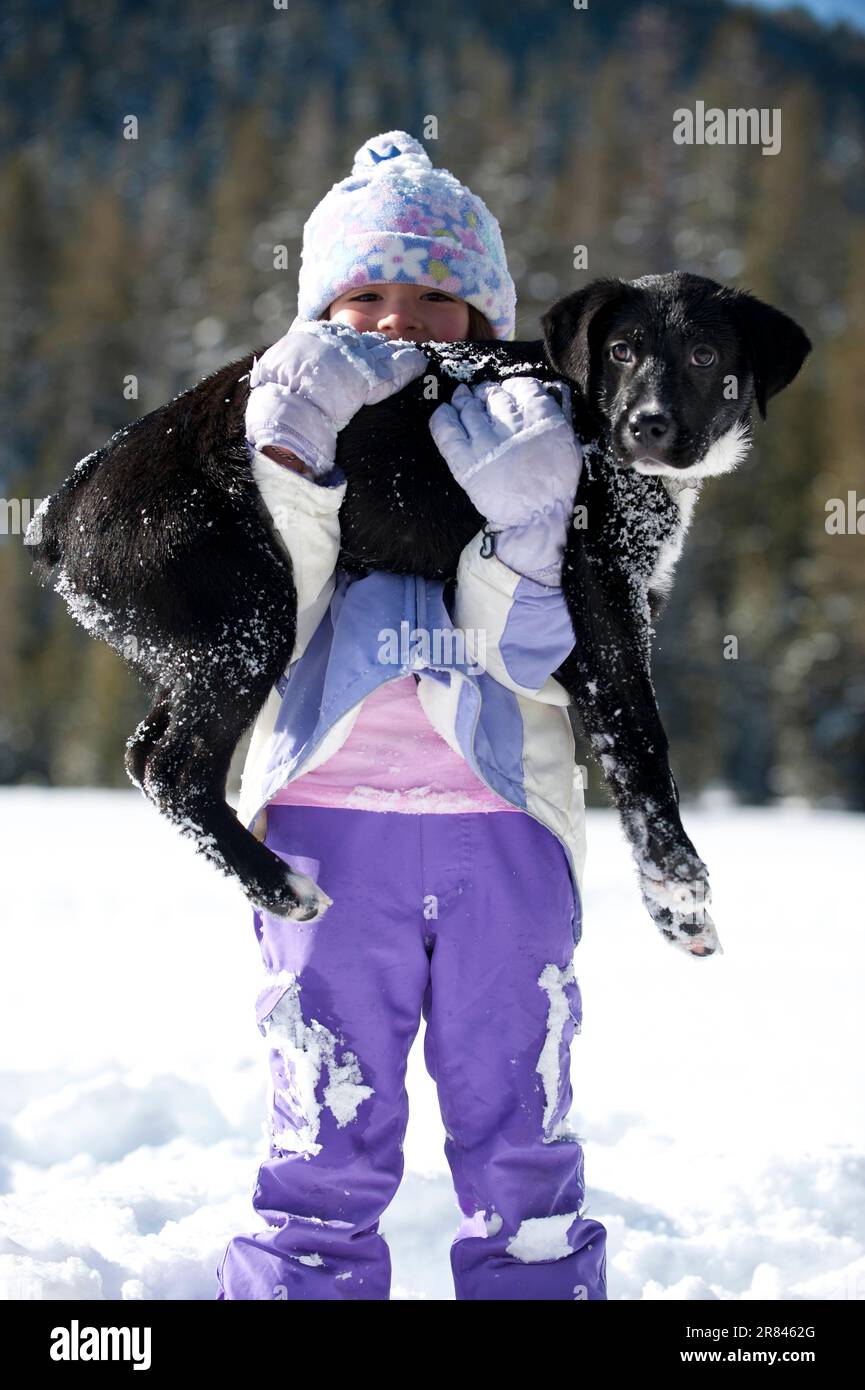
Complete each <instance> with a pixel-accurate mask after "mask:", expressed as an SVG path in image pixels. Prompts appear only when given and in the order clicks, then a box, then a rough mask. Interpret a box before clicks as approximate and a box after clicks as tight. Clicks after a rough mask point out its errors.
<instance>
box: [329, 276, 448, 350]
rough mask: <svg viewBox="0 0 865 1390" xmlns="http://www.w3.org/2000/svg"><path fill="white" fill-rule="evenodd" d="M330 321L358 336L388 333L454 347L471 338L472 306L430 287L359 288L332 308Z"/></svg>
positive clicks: (337, 301) (392, 286) (387, 284)
mask: <svg viewBox="0 0 865 1390" xmlns="http://www.w3.org/2000/svg"><path fill="white" fill-rule="evenodd" d="M327 317H328V318H329V319H330V320H331V321H335V322H338V323H347V324H349V325H350V327H352V328H356V329H357V330H358V332H359V333H386V334H387V336H388V337H389V338H407V339H408V340H409V341H411V342H415V343H429V342H433V343H453V342H459V341H461V340H464V339H465V338H466V336H467V334H468V327H469V306H468V304H467V303H466V302H465V300H464V299H457V298H455V296H454V295H452V294H445V293H444V291H442V290H436V289H431V288H430V286H429V285H405V284H393V283H380V284H370V285H357V286H355V287H354V288H353V289H350V290H346V292H345V294H341V295H340V296H339V298H338V299H335V300H334V301H333V303H332V304H331V305H330V308H329V310H328V312H327Z"/></svg>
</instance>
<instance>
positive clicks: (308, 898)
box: [253, 866, 333, 922]
mask: <svg viewBox="0 0 865 1390" xmlns="http://www.w3.org/2000/svg"><path fill="white" fill-rule="evenodd" d="M253 902H254V903H255V906H256V907H258V908H261V909H262V911H264V912H267V913H269V914H270V916H271V917H282V918H285V920H286V921H290V922H317V921H319V920H320V919H321V918H322V917H323V916H324V914H325V913H326V912H327V909H328V908H329V907H333V898H331V897H329V896H328V895H327V893H325V891H324V889H323V888H319V886H318V884H317V883H316V882H315V880H314V879H312V878H310V877H309V874H304V873H301V872H300V870H299V869H290V868H288V867H287V866H286V870H285V878H284V880H283V885H282V887H281V888H280V890H279V892H278V893H274V894H267V896H266V898H258V899H253Z"/></svg>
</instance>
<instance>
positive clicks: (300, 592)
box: [237, 451, 586, 892]
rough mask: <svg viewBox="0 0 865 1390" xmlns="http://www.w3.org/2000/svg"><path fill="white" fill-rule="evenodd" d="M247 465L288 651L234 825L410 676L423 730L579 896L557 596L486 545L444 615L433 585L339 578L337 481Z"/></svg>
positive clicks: (338, 742)
mask: <svg viewBox="0 0 865 1390" xmlns="http://www.w3.org/2000/svg"><path fill="white" fill-rule="evenodd" d="M251 467H252V471H253V476H254V477H255V480H256V482H257V484H258V487H259V489H260V491H261V494H262V497H263V499H264V502H265V504H266V505H267V507H268V509H269V511H270V513H271V516H272V517H273V520H274V524H275V528H276V530H277V533H278V535H279V536H280V538H281V540H282V542H283V543H284V545H285V547H286V550H287V551H288V554H289V557H290V559H291V562H292V569H293V574H294V582H295V586H296V589H297V638H296V641H295V645H294V650H293V652H292V655H291V659H290V661H289V664H288V666H287V668H286V670H285V672H284V673H283V675H282V676H281V677H280V679H279V680H278V681H277V683H276V685H275V686H274V687H273V689H272V690H271V692H270V695H269V696H268V699H267V701H266V702H265V704H264V706H263V707H262V709H261V711H260V713H259V715H258V718H257V720H256V723H255V726H254V729H253V733H252V741H251V743H250V745H249V750H248V753H247V757H246V762H245V764H244V768H243V774H242V780H241V791H240V800H239V804H238V807H237V815H238V819H239V820H240V821H241V822H242V823H243V824H244V825H245V826H246V827H247V828H248V829H252V827H253V825H254V824H255V822H256V820H257V818H258V815H259V812H260V811H261V810H262V809H263V808H264V807H265V806H266V804H267V802H268V801H269V800H270V798H271V797H272V796H273V795H274V794H275V792H277V791H278V790H279V789H280V788H281V787H282V786H284V785H285V784H286V783H287V782H290V781H292V780H293V779H294V778H295V777H299V776H301V775H302V774H303V773H304V772H308V771H310V770H311V769H312V768H314V767H318V766H319V765H320V764H321V763H324V762H326V761H327V759H328V758H330V757H331V756H332V755H333V754H334V753H335V752H336V751H337V749H338V748H340V747H341V746H342V744H343V743H344V742H345V740H346V739H347V737H348V735H349V733H350V731H351V729H352V726H353V724H354V722H355V720H356V718H357V716H358V714H359V712H360V708H361V705H362V704H363V701H364V699H365V698H366V697H367V696H368V695H370V694H371V693H372V691H373V690H375V689H376V688H377V687H378V686H379V685H381V684H382V683H383V682H384V681H387V680H393V679H396V678H397V677H400V676H405V675H408V674H409V673H410V672H412V671H416V672H418V675H419V683H418V692H417V693H418V698H419V699H420V702H421V705H422V706H423V709H424V711H425V713H426V715H427V717H428V718H429V720H430V722H431V724H432V725H433V727H434V728H435V729H436V730H437V731H438V733H439V734H441V736H442V738H444V739H445V740H446V741H447V742H448V744H449V745H450V746H451V748H453V749H454V750H455V751H456V752H457V753H459V754H460V755H461V756H462V757H464V758H465V759H466V761H467V762H468V763H469V765H470V766H471V767H472V768H473V769H474V771H475V772H476V774H477V775H478V776H479V777H480V778H481V779H482V781H484V782H485V783H486V784H487V786H489V787H492V788H493V790H494V791H496V792H498V793H499V795H501V796H503V797H505V799H506V800H508V801H510V802H511V803H512V804H513V805H515V806H518V807H519V808H520V809H522V810H524V811H526V812H527V813H528V814H529V815H531V816H534V818H535V819H536V820H539V821H540V822H541V823H542V824H543V825H546V826H547V827H548V828H549V829H550V830H551V831H552V832H553V834H555V835H556V836H557V837H558V839H559V840H560V842H561V843H562V845H563V846H564V848H565V851H566V854H567V859H568V864H569V867H570V870H571V877H572V880H573V883H574V886H575V888H576V890H577V892H580V889H581V884H582V875H583V869H584V864H585V856H586V840H585V806H584V798H583V788H582V780H581V777H580V774H579V770H578V769H577V768H576V766H575V745H574V737H573V733H572V730H571V724H570V720H569V718H568V713H567V708H566V707H567V705H568V703H569V697H568V694H567V691H566V690H565V689H564V687H563V686H562V685H561V684H560V683H559V682H558V681H557V680H555V679H554V677H553V676H552V674H551V673H552V672H553V671H555V670H556V669H557V668H558V667H559V665H560V664H561V662H562V661H563V660H564V658H565V657H566V656H567V655H568V653H569V652H570V651H571V649H572V647H573V642H574V637H573V628H572V626H571V621H570V616H569V614H568V612H567V608H566V605H565V601H564V597H563V595H562V591H561V589H560V588H549V587H547V586H545V585H542V584H538V583H536V582H535V581H534V580H531V579H526V578H524V577H523V576H522V575H519V574H517V573H516V572H515V571H514V570H511V569H509V568H508V566H507V565H505V564H503V563H502V561H501V560H500V559H499V558H498V557H497V556H496V555H494V554H493V555H491V556H489V557H487V556H485V555H483V554H482V553H481V546H482V542H483V533H482V532H478V534H477V535H476V536H475V537H474V538H473V539H472V540H471V541H470V542H469V544H468V545H467V546H466V547H465V549H464V550H463V552H462V555H461V557H460V562H459V568H458V572H457V578H456V585H455V587H453V588H452V590H451V592H452V599H451V604H450V606H448V605H447V602H446V599H445V590H446V585H445V583H444V582H443V581H436V580H427V579H422V578H420V577H419V576H414V575H397V574H384V573H373V574H370V575H367V576H365V577H355V576H351V575H348V574H346V573H345V572H344V571H342V570H341V569H338V568H337V567H336V562H337V555H338V552H339V542H340V532H339V516H338V513H339V508H340V504H341V503H342V499H343V497H344V495H345V490H346V487H347V483H346V482H344V481H343V482H341V483H338V484H336V485H333V486H323V485H321V484H319V483H315V482H312V481H310V480H309V479H306V478H304V477H302V476H301V475H300V474H298V473H295V472H293V471H292V470H291V469H289V468H285V467H283V466H282V465H281V464H278V463H276V462H275V461H274V460H273V459H270V458H268V457H267V456H266V455H265V454H262V453H260V452H258V451H255V452H254V454H253V456H252V460H251ZM394 635H396V639H397V640H396V642H395V641H394ZM407 637H408V638H409V640H408V641H406V640H405V639H406V638H407Z"/></svg>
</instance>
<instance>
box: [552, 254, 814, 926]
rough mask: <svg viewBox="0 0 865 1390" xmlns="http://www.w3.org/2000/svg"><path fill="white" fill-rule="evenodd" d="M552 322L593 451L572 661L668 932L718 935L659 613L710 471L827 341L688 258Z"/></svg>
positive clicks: (574, 579)
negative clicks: (666, 685) (673, 754)
mask: <svg viewBox="0 0 865 1390" xmlns="http://www.w3.org/2000/svg"><path fill="white" fill-rule="evenodd" d="M542 323H543V329H544V341H545V346H546V350H547V354H548V357H549V360H550V362H551V364H552V365H553V366H554V367H555V368H556V370H557V371H558V372H559V373H560V374H561V375H562V376H563V377H565V378H566V379H567V380H569V381H570V382H571V383H572V385H573V386H574V387H576V388H577V393H578V394H577V399H578V402H579V405H578V410H579V417H578V418H575V421H574V425H575V429H576V430H577V432H578V434H580V436H581V438H582V439H583V441H584V451H585V458H586V462H585V467H584V471H583V475H582V478H581V481H580V486H579V489H578V493H577V507H576V510H575V524H574V529H573V530H572V532H571V537H570V541H569V546H568V552H567V557H566V563H565V566H564V572H563V580H562V583H563V587H564V589H565V592H566V595H567V597H568V602H569V607H570V611H571V614H572V618H573V621H574V632H575V637H576V642H575V646H574V649H573V651H572V653H571V655H570V656H569V658H568V659H567V661H566V662H565V663H564V665H563V666H562V667H561V668H560V670H559V671H558V672H556V676H557V678H558V679H559V680H560V681H561V682H562V684H563V685H565V687H566V688H567V689H568V691H569V692H570V694H571V698H572V701H573V704H574V706H575V708H576V710H577V713H578V714H579V717H580V720H581V722H582V725H583V728H584V731H585V733H586V736H587V738H588V739H589V741H590V744H591V747H592V749H593V751H594V753H595V756H596V757H597V758H598V759H599V761H600V762H601V765H602V767H603V769H604V773H605V776H606V780H607V785H608V787H609V789H610V791H611V794H612V797H613V800H614V802H615V804H616V806H617V808H618V810H619V813H620V815H621V818H622V822H623V825H624V828H625V832H626V834H627V836H628V839H629V841H630V843H631V846H632V849H633V852H634V855H635V858H636V860H637V865H638V868H639V873H640V884H641V889H642V893H643V898H644V901H645V903H646V906H647V907H648V909H649V911H650V913H651V915H652V917H653V918H654V919H655V921H656V922H657V923H658V925H659V926H660V927H661V929H662V931H664V933H665V934H668V935H681V934H682V933H685V934H687V935H695V936H696V935H699V934H701V933H702V934H703V935H704V936H705V937H706V939H707V940H708V939H709V937H710V936H711V934H712V933H711V922H710V921H709V919H708V915H707V914H705V913H704V911H703V908H704V906H705V903H706V902H708V900H709V892H708V874H707V871H706V867H705V865H704V864H703V862H702V860H701V859H700V858H699V856H698V855H697V853H696V851H695V850H694V847H693V845H692V844H691V841H690V840H689V839H688V837H687V835H686V833H685V831H684V828H683V826H682V823H681V818H680V815H679V809H678V799H679V798H678V789H677V787H676V784H675V780H674V778H673V775H672V772H671V770H670V767H669V762H668V744H667V739H666V735H665V733H664V729H663V725H662V723H661V720H660V716H659V713H658V709H657V703H656V700H655V696H654V692H653V688H652V683H651V675H650V639H651V632H652V621H653V619H654V617H656V616H657V614H658V612H659V611H660V609H661V607H662V605H663V601H664V599H665V597H666V596H667V595H668V594H669V591H670V587H671V584H672V578H673V570H674V567H675V564H676V561H677V560H678V558H679V555H680V554H681V550H682V545H683V542H684V538H685V533H686V531H687V529H688V526H689V525H690V522H691V519H692V516H693V511H694V505H695V503H696V500H697V497H698V495H699V490H700V487H701V485H702V482H703V480H704V479H705V478H707V477H711V476H715V475H718V474H722V473H726V472H729V471H730V470H731V469H733V468H735V466H736V464H737V463H739V462H740V461H741V459H742V458H743V457H744V456H745V454H746V452H747V450H748V448H749V446H750V441H751V423H750V414H751V409H752V406H753V405H754V404H755V403H756V405H757V407H758V410H759V412H760V414H761V416H762V417H763V418H765V415H766V403H767V401H768V400H769V399H770V397H772V396H774V395H775V394H777V392H779V391H781V390H782V389H783V388H784V387H785V386H787V385H789V383H790V382H791V381H792V380H793V378H794V377H795V376H796V374H797V372H798V371H799V369H800V367H801V366H802V363H803V362H804V360H805V357H806V356H807V354H808V352H809V351H810V348H811V344H810V342H809V340H808V338H807V336H806V335H805V333H804V332H803V331H802V329H801V328H800V327H799V325H798V324H796V323H795V322H794V321H793V320H792V319H791V318H789V317H788V316H787V315H786V314H784V313H782V312H780V311H779V310H778V309H775V308H772V307H771V306H770V305H768V304H764V303H762V302H761V301H760V300H759V299H756V298H755V297H754V296H752V295H750V294H748V293H745V292H742V291H739V290H733V289H728V288H726V287H724V286H721V285H719V284H717V283H715V282H714V281H712V280H708V279H706V278H704V277H702V276H697V275H690V274H686V273H681V272H676V273H673V274H669V275H652V276H645V277H643V278H642V279H639V280H635V281H630V282H623V281H621V280H601V281H596V282H595V283H593V284H591V285H589V286H588V287H587V288H586V289H584V290H581V291H578V292H577V293H575V294H571V295H568V296H566V297H565V298H564V299H562V300H560V301H559V302H558V303H557V304H555V305H553V307H552V308H551V309H550V310H549V311H548V312H547V313H546V314H545V315H544V316H543V319H542ZM578 613H579V620H578V618H577V614H578ZM707 932H708V935H707Z"/></svg>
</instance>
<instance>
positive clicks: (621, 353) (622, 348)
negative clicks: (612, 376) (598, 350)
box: [610, 343, 634, 362]
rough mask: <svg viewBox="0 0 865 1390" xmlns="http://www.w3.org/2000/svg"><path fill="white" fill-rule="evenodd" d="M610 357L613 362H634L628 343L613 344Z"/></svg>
mask: <svg viewBox="0 0 865 1390" xmlns="http://www.w3.org/2000/svg"><path fill="white" fill-rule="evenodd" d="M610 356H611V357H612V359H613V361H614V362H633V360H634V354H633V353H632V352H631V349H630V346H629V344H628V343H613V344H612V345H611V347H610Z"/></svg>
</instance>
